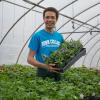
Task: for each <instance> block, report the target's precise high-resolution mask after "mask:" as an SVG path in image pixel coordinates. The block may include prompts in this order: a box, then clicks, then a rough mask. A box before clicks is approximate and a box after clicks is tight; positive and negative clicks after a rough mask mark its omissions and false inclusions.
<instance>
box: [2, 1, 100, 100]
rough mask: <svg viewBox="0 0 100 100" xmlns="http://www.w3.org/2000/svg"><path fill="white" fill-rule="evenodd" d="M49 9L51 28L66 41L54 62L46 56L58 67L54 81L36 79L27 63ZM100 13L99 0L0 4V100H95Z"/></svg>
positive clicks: (98, 97)
mask: <svg viewBox="0 0 100 100" xmlns="http://www.w3.org/2000/svg"><path fill="white" fill-rule="evenodd" d="M48 7H53V8H55V9H56V10H57V11H58V12H59V18H58V20H56V21H57V23H56V25H55V26H54V27H53V28H54V31H55V32H59V33H60V34H61V35H62V37H63V39H64V43H65V44H63V43H62V45H61V47H62V48H61V49H57V50H59V51H56V52H54V53H55V55H53V53H52V55H53V57H52V55H51V58H52V59H53V60H54V61H53V60H52V59H50V57H46V58H45V59H47V58H48V59H47V62H46V63H48V65H49V64H50V63H52V64H53V63H55V64H56V63H57V64H56V66H58V67H61V68H60V71H58V72H51V73H53V75H54V76H53V78H49V77H46V78H43V77H38V76H37V73H36V72H37V67H35V65H34V64H33V65H32V64H30V63H29V62H28V60H27V59H28V56H29V50H30V49H29V43H30V41H31V39H32V36H33V35H34V33H37V32H39V31H40V30H42V29H44V28H45V23H46V22H45V23H44V19H45V17H44V16H45V15H44V16H43V12H44V10H45V9H46V8H48ZM99 9H100V0H0V100H100V36H99V34H100V10H99ZM51 12H52V11H51ZM53 13H54V12H53ZM45 14H46V13H45ZM50 16H51V15H50ZM47 17H48V16H47ZM56 17H57V16H56ZM51 20H53V18H52V17H51ZM61 35H60V36H61ZM44 37H45V36H44ZM56 38H57V39H59V38H58V37H56ZM55 41H56V40H55ZM55 41H51V45H52V43H53V42H55ZM56 42H57V41H56ZM35 44H37V41H35V42H34V43H33V45H35ZM34 47H35V46H34ZM52 48H53V47H52ZM64 50H65V51H64ZM68 50H69V51H68ZM75 50H76V51H75ZM63 51H64V52H63ZM74 51H75V52H74ZM72 53H73V54H72ZM68 58H69V59H68ZM34 59H35V58H34ZM45 65H46V64H45ZM62 66H63V67H62ZM58 67H57V68H58ZM53 68H55V67H53ZM48 69H50V68H48ZM49 71H51V70H49ZM55 71H56V70H55ZM56 76H59V77H60V78H57V77H56Z"/></svg>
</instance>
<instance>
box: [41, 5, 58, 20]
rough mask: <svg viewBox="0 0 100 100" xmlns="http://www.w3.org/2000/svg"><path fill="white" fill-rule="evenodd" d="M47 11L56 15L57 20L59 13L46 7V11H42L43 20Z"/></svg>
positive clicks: (52, 8)
mask: <svg viewBox="0 0 100 100" xmlns="http://www.w3.org/2000/svg"><path fill="white" fill-rule="evenodd" d="M47 11H52V12H54V13H55V14H56V19H57V20H58V17H59V12H58V10H57V9H55V8H54V7H48V8H46V9H45V10H44V11H43V18H44V17H45V13H46V12H47Z"/></svg>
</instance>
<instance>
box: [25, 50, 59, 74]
mask: <svg viewBox="0 0 100 100" xmlns="http://www.w3.org/2000/svg"><path fill="white" fill-rule="evenodd" d="M35 54H36V52H35V51H32V50H31V49H30V50H29V54H28V58H27V62H28V63H29V64H31V65H33V66H34V67H38V68H44V69H47V70H49V71H50V72H57V70H58V71H59V68H54V67H53V66H54V64H50V65H48V64H44V63H40V62H38V61H37V60H36V59H34V56H35Z"/></svg>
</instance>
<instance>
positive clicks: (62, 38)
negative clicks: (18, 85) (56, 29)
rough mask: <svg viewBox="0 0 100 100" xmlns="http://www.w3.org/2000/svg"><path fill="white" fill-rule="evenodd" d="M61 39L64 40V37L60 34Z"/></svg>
mask: <svg viewBox="0 0 100 100" xmlns="http://www.w3.org/2000/svg"><path fill="white" fill-rule="evenodd" d="M61 40H62V42H64V37H63V35H62V34H61Z"/></svg>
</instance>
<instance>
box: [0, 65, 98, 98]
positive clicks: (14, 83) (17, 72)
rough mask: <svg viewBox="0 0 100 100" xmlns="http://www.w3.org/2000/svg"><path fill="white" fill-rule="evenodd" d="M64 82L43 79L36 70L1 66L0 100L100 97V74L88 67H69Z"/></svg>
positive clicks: (25, 67)
mask: <svg viewBox="0 0 100 100" xmlns="http://www.w3.org/2000/svg"><path fill="white" fill-rule="evenodd" d="M61 77H62V79H61V80H60V81H58V82H55V81H54V80H53V79H49V78H46V79H42V78H40V77H37V76H36V69H35V68H32V67H30V66H22V65H4V66H3V67H0V100H80V99H82V98H84V97H85V96H91V95H95V96H100V73H98V72H96V70H94V69H87V68H86V67H77V68H70V69H69V70H67V71H66V72H65V73H62V74H61Z"/></svg>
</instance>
